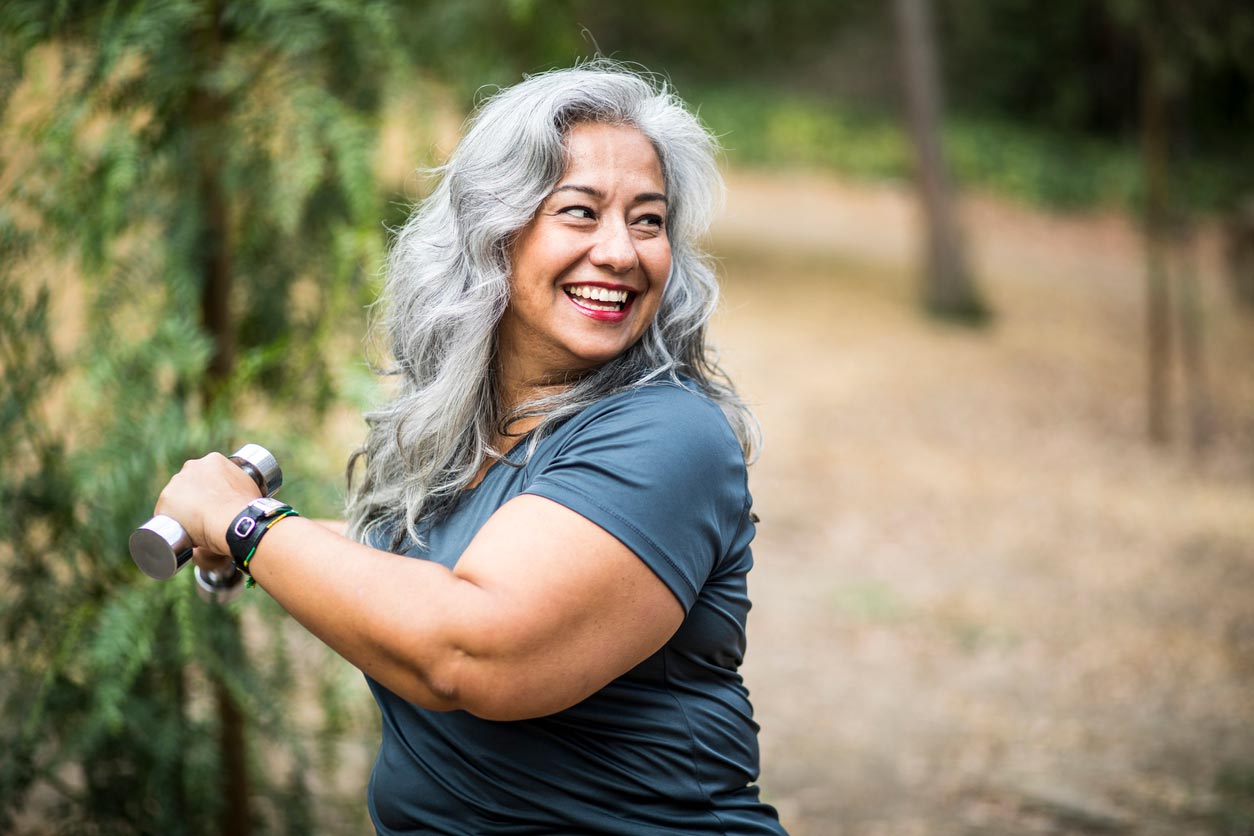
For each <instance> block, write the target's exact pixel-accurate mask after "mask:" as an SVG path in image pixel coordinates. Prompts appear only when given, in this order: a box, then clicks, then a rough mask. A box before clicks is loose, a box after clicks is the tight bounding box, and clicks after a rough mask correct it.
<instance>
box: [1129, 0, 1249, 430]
mask: <svg viewBox="0 0 1254 836" xmlns="http://www.w3.org/2000/svg"><path fill="white" fill-rule="evenodd" d="M1110 8H1111V11H1112V14H1113V15H1114V18H1115V20H1117V21H1118V22H1119V24H1120V25H1122V26H1123V27H1124V28H1125V30H1126V31H1128V32H1129V33H1132V34H1135V36H1137V37H1138V39H1139V44H1140V68H1139V69H1140V74H1139V76H1140V77H1139V82H1140V105H1141V122H1140V124H1141V153H1142V159H1143V164H1144V181H1145V195H1144V205H1143V219H1144V230H1145V242H1146V348H1147V352H1146V355H1147V363H1146V369H1147V388H1146V402H1147V409H1146V414H1147V426H1148V430H1149V436H1150V439H1151V440H1152V441H1154V442H1155V443H1159V444H1162V443H1166V442H1167V441H1168V440H1169V439H1170V436H1171V422H1170V406H1171V375H1170V366H1171V359H1172V355H1173V347H1174V346H1173V344H1174V343H1176V342H1178V343H1179V352H1180V361H1181V367H1182V370H1183V372H1184V383H1185V390H1184V397H1185V402H1186V411H1187V415H1188V421H1189V443H1190V448H1191V449H1192V450H1193V451H1194V453H1195V454H1199V453H1200V452H1201V451H1202V450H1204V449H1205V448H1206V447H1207V446H1208V445H1209V443H1210V440H1211V438H1212V436H1213V434H1214V421H1215V418H1214V414H1213V406H1212V401H1211V397H1210V393H1209V388H1208V385H1207V374H1206V362H1205V351H1204V329H1203V319H1202V308H1201V304H1200V301H1199V290H1198V288H1197V275H1196V270H1195V269H1194V268H1193V257H1192V248H1193V246H1194V243H1193V241H1194V236H1193V234H1192V218H1191V216H1192V208H1191V207H1190V205H1189V200H1188V197H1187V193H1186V191H1185V190H1184V189H1182V188H1179V187H1178V184H1179V181H1180V179H1181V178H1180V168H1181V165H1180V163H1181V160H1182V158H1183V149H1184V148H1185V147H1186V146H1187V145H1189V144H1192V142H1193V140H1194V134H1195V132H1196V131H1195V130H1194V129H1193V128H1192V127H1191V126H1192V125H1193V121H1192V119H1185V118H1182V117H1183V115H1184V108H1186V107H1187V106H1188V104H1187V103H1188V102H1190V101H1192V100H1193V99H1195V98H1198V97H1199V96H1198V95H1197V90H1198V88H1197V80H1198V79H1199V78H1206V77H1208V75H1209V74H1210V72H1211V71H1212V70H1213V68H1214V67H1215V66H1217V65H1223V64H1226V63H1231V62H1232V61H1233V60H1244V61H1246V62H1247V66H1249V67H1250V68H1251V69H1254V63H1249V59H1248V58H1244V59H1238V58H1235V57H1234V56H1233V55H1231V54H1230V49H1231V48H1232V46H1233V45H1234V44H1238V43H1242V42H1248V43H1250V44H1254V11H1250V10H1244V11H1237V10H1230V9H1228V8H1227V4H1218V3H1216V2H1214V1H1213V0H1202V1H1201V2H1197V3H1192V4H1182V3H1177V2H1170V0H1147V1H1146V2H1130V0H1110ZM1233 32H1235V33H1236V34H1235V35H1234V34H1233ZM1173 255H1174V259H1173ZM1173 261H1174V269H1172V268H1173V264H1172V263H1173ZM1173 319H1174V320H1175V321H1176V322H1178V326H1179V327H1178V334H1179V338H1178V340H1176V339H1174V338H1173V337H1174V333H1175V331H1174V329H1173V327H1172V322H1173Z"/></svg>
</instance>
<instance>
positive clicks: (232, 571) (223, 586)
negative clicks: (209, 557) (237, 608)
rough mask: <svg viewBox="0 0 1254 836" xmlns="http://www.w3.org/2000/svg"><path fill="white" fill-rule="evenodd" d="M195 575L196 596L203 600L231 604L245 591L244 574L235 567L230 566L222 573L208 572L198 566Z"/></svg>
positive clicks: (194, 571)
mask: <svg viewBox="0 0 1254 836" xmlns="http://www.w3.org/2000/svg"><path fill="white" fill-rule="evenodd" d="M193 574H195V576H196V594H197V595H199V596H200V597H201V599H202V600H205V601H209V602H211V603H214V604H229V603H231V602H232V601H234V600H235V599H236V598H238V597H239V596H240V593H242V592H243V591H244V573H243V572H240V571H239V570H237V569H236V568H235V567H234V566H228V567H227V568H226V569H224V570H223V571H221V572H212V571H210V572H206V571H204V570H202V569H201V568H200V567H199V566H197V567H196V568H195V569H194V570H193Z"/></svg>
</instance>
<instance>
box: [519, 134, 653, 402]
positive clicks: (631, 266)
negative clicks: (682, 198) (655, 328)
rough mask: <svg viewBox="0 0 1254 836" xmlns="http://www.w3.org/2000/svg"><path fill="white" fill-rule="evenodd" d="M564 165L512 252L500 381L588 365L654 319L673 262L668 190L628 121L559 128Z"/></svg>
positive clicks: (539, 377)
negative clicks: (562, 131)
mask: <svg viewBox="0 0 1254 836" xmlns="http://www.w3.org/2000/svg"><path fill="white" fill-rule="evenodd" d="M566 156H567V166H566V171H565V173H564V174H563V175H562V177H561V179H560V180H558V182H557V185H556V186H554V188H553V190H552V191H551V192H550V193H549V195H548V196H547V197H546V198H545V199H544V202H543V203H541V204H540V208H539V210H538V211H537V212H536V215H535V217H534V218H533V219H532V220H531V222H530V223H529V224H527V226H525V227H523V229H522V230H521V231H520V232H519V233H518V235H517V237H516V238H515V240H514V244H513V247H512V248H511V251H510V264H511V267H512V271H511V276H510V301H509V306H508V308H507V309H506V311H505V314H504V316H503V317H502V318H501V322H500V325H499V326H498V331H497V337H498V350H499V352H500V354H499V357H500V362H501V374H502V382H503V383H504V384H505V385H506V386H507V387H514V386H528V385H536V384H540V383H543V382H545V381H549V380H552V379H553V378H554V377H555V376H556V375H560V374H561V373H563V372H570V371H583V370H587V369H592V368H596V367H597V366H600V365H602V364H604V363H606V362H609V361H610V360H612V359H614V358H615V357H617V356H618V355H620V354H622V353H623V352H624V351H626V350H627V349H628V348H630V347H631V346H632V345H633V344H635V342H636V341H637V340H639V339H640V337H641V336H642V335H643V334H644V332H645V331H646V330H647V329H648V327H649V325H650V324H651V323H652V322H653V317H654V316H655V315H656V314H657V310H658V305H659V304H660V302H661V299H662V291H663V290H664V289H665V287H666V278H667V276H668V275H669V274H670V269H671V246H670V241H669V240H668V239H667V237H666V196H665V193H666V187H665V184H664V182H663V178H662V166H661V163H660V162H659V161H658V157H657V152H656V151H654V150H653V144H652V143H651V142H649V140H648V139H647V138H646V137H645V136H644V134H642V133H640V132H639V131H638V130H636V129H635V128H632V127H627V126H622V125H604V124H597V123H586V124H580V125H576V126H574V127H573V128H571V129H570V130H569V132H568V133H567V135H566Z"/></svg>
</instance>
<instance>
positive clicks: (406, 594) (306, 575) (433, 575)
mask: <svg viewBox="0 0 1254 836" xmlns="http://www.w3.org/2000/svg"><path fill="white" fill-rule="evenodd" d="M249 566H250V568H251V570H252V574H253V577H254V578H255V579H256V581H257V584H258V585H259V586H261V587H262V588H263V589H265V590H266V592H268V593H269V594H270V595H271V596H272V597H273V598H274V599H275V600H276V601H278V603H279V604H280V605H281V606H282V607H283V608H284V609H285V610H287V611H288V613H290V614H291V615H292V617H293V618H295V619H296V620H297V621H298V622H300V623H301V624H302V625H303V626H304V627H305V628H306V629H308V630H309V631H310V632H311V633H313V634H314V635H315V636H317V637H318V638H319V639H321V640H322V641H323V642H324V643H326V644H327V645H328V646H329V647H331V649H333V650H335V651H336V652H337V653H339V654H340V655H341V656H343V657H344V658H345V659H346V660H348V661H349V662H350V663H352V664H353V665H354V666H355V667H357V668H359V669H360V670H361V671H362V672H363V673H365V674H367V675H369V676H370V677H372V678H373V679H375V680H377V681H378V682H380V683H382V684H383V685H384V686H385V687H386V688H388V689H389V690H391V691H393V692H394V693H396V694H399V695H400V696H402V697H404V698H405V699H408V700H410V701H411V702H415V703H417V704H419V705H422V706H424V707H426V708H432V709H438V710H444V709H451V708H457V707H459V705H458V694H457V690H458V689H457V686H456V681H457V669H458V666H459V664H460V663H461V662H462V661H463V659H464V656H465V654H464V651H463V650H462V649H461V648H460V647H459V641H458V639H457V632H458V630H459V628H461V627H462V626H463V625H464V624H465V623H466V620H467V619H468V618H471V617H473V614H474V613H476V612H480V611H482V608H483V607H484V602H483V601H482V600H481V599H482V598H483V597H484V593H483V591H482V590H481V589H479V588H478V587H476V586H475V585H474V584H473V583H470V582H469V581H466V580H463V579H460V578H458V577H457V576H455V575H454V574H453V573H452V572H451V571H449V570H448V569H446V568H444V567H443V566H441V565H440V564H438V563H434V562H431V561H426V560H414V559H411V558H407V557H403V556H400V555H395V554H389V553H387V552H383V551H379V550H377V549H372V548H369V547H367V546H364V545H362V544H360V543H357V542H354V541H352V540H349V539H347V538H345V537H342V536H340V535H338V534H335V533H333V532H331V531H329V530H327V529H326V528H325V527H324V526H323V525H322V524H321V521H314V520H306V519H302V518H300V517H292V518H289V519H287V520H284V521H282V522H281V523H280V524H278V525H276V526H275V527H274V528H273V529H272V530H271V531H270V532H269V533H268V534H266V536H265V538H264V539H263V540H262V541H261V544H260V545H259V546H258V548H257V553H256V554H255V555H254V556H253V559H252V561H251V562H250V564H249Z"/></svg>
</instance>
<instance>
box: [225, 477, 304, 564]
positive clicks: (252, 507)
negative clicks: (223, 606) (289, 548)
mask: <svg viewBox="0 0 1254 836" xmlns="http://www.w3.org/2000/svg"><path fill="white" fill-rule="evenodd" d="M295 516H299V514H297V513H296V511H295V510H294V509H293V508H292V506H290V505H288V504H286V503H283V502H280V501H279V500H277V499H274V498H273V497H260V498H258V499H254V500H253V501H251V502H249V503H248V505H246V506H245V507H244V509H243V510H242V511H240V512H239V513H238V514H236V515H235V517H234V519H232V520H231V524H230V526H228V527H227V530H226V535H225V536H226V543H227V549H228V553H229V554H230V555H231V559H232V560H233V561H234V563H235V567H236V568H237V569H239V570H240V571H241V572H243V573H244V574H246V575H251V570H250V567H249V564H250V562H251V561H252V558H253V555H254V554H255V553H256V551H257V546H258V545H260V543H261V538H262V537H264V536H265V535H266V532H268V531H269V530H270V528H271V527H273V526H274V525H275V524H276V523H278V522H280V521H281V520H284V519H286V518H287V517H295ZM250 584H251V582H250Z"/></svg>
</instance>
